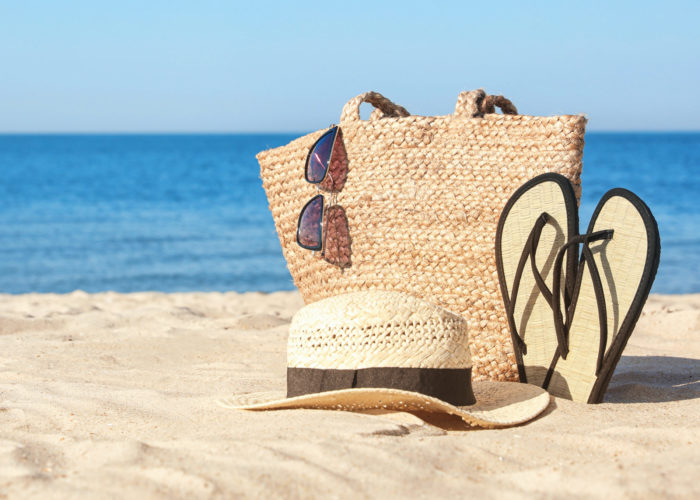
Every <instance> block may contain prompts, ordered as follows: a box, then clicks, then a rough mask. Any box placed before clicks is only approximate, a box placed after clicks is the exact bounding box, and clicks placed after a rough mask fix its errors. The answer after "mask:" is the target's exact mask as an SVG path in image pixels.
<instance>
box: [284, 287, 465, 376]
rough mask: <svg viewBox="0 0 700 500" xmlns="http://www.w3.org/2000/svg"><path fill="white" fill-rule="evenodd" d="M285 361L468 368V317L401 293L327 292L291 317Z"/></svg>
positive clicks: (344, 365) (316, 364) (351, 366)
mask: <svg viewBox="0 0 700 500" xmlns="http://www.w3.org/2000/svg"><path fill="white" fill-rule="evenodd" d="M287 365H288V366H289V367H294V368H318V369H346V370H347V369H350V370H358V369H363V368H383V367H392V368H434V369H437V368H450V369H458V368H459V369H464V368H471V356H470V353H469V338H468V331H467V322H466V320H465V319H464V318H462V317H461V316H458V315H456V314H453V313H451V312H449V311H447V310H446V309H443V308H441V307H439V306H436V305H434V304H431V303H430V302H427V301H425V300H422V299H419V298H417V297H414V296H412V295H408V294H405V293H401V292H391V291H380V290H368V291H361V292H354V293H348V294H343V295H338V296H335V297H329V298H326V299H323V300H320V301H318V302H314V303H313V304H309V305H308V306H306V307H304V308H302V309H301V310H299V311H298V312H297V314H296V315H295V316H294V318H293V320H292V324H291V326H290V332H289V340H288V346H287Z"/></svg>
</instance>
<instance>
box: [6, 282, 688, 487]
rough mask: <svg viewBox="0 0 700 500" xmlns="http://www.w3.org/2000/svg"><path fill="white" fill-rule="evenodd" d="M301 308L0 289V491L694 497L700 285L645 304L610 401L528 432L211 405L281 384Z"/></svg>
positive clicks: (273, 298)
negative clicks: (291, 329)
mask: <svg viewBox="0 0 700 500" xmlns="http://www.w3.org/2000/svg"><path fill="white" fill-rule="evenodd" d="M301 305H302V301H301V299H300V297H299V295H298V294H296V293H292V292H280V293H273V294H269V295H266V294H259V293H251V294H242V295H239V294H234V293H227V294H218V293H186V294H160V293H137V294H128V295H121V294H116V293H101V294H94V295H89V294H86V293H82V292H75V293H71V294H68V295H38V294H32V295H20V296H10V295H2V296H0V498H5V497H7V498H32V497H51V498H57V497H90V498H95V497H115V498H122V497H124V498H140V497H147V498H160V497H162V498H176V497H181V498H208V497H212V498H221V497H260V498H266V497H270V496H282V497H289V498H304V497H309V496H313V497H329V496H330V497H360V498H362V497H398V496H408V497H436V496H440V497H442V496H448V495H449V496H453V497H470V496H473V495H476V496H474V498H484V497H498V498H519V497H528V498H529V497H533V496H547V497H565V496H566V497H569V496H570V495H574V496H575V497H593V496H600V495H603V494H606V495H608V496H611V497H657V496H669V497H687V498H690V497H693V496H695V497H696V498H697V497H698V495H700V484H699V483H700V464H699V462H700V460H699V459H700V342H699V341H698V338H699V337H698V334H699V331H700V295H686V296H680V295H676V296H652V297H651V298H650V299H649V302H648V303H647V306H646V308H645V310H644V312H643V316H642V318H641V319H640V322H639V324H638V326H637V329H636V331H635V333H634V334H633V335H632V338H631V339H630V343H629V345H628V348H627V350H626V351H625V355H624V356H623V358H622V360H621V362H620V364H619V365H618V369H617V371H616V373H615V376H614V378H613V379H612V382H611V385H610V388H609V390H608V393H607V396H606V402H605V403H604V404H601V405H595V406H593V405H584V404H577V403H572V402H570V401H565V400H561V399H555V400H554V402H553V403H552V405H551V407H550V409H549V410H548V411H547V412H546V413H545V414H544V415H543V416H542V417H540V418H538V419H537V420H535V421H533V422H531V423H529V424H527V425H524V426H521V427H516V428H511V429H506V430H464V429H463V428H462V427H461V425H459V422H457V421H454V420H447V419H443V420H439V421H433V422H431V423H427V422H425V421H423V420H421V419H419V418H417V417H415V416H413V415H409V414H403V413H395V414H385V415H365V414H353V413H342V412H329V411H313V410H293V411H279V412H267V413H252V412H243V411H233V410H228V409H225V408H221V407H219V406H217V405H216V404H215V402H214V401H215V400H216V399H217V398H222V397H226V396H229V395H230V394H232V393H243V392H251V391H260V390H276V389H280V390H281V389H283V388H284V384H285V379H284V377H285V356H286V355H285V341H286V335H287V329H288V323H289V320H290V318H291V316H292V315H293V314H294V312H295V311H296V310H297V309H298V308H299V307H301Z"/></svg>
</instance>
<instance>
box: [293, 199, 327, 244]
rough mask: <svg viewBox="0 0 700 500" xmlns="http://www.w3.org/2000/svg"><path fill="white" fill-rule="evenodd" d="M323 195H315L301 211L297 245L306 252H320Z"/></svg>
mask: <svg viewBox="0 0 700 500" xmlns="http://www.w3.org/2000/svg"><path fill="white" fill-rule="evenodd" d="M322 220H323V195H320V194H319V195H317V196H315V197H314V198H312V199H311V201H309V202H308V203H307V204H306V205H305V206H304V208H303V209H302V210H301V215H300V216H299V224H298V226H297V243H299V245H300V246H301V247H303V248H306V249H308V250H321V248H322V247H323V244H322V243H323V242H322V240H321V238H322V233H323V228H322V227H321V221H322Z"/></svg>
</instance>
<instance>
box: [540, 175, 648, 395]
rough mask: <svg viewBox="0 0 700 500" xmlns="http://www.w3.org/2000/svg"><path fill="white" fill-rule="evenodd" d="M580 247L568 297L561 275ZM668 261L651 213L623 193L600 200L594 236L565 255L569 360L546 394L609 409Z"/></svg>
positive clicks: (574, 241) (564, 340) (561, 324)
mask: <svg viewBox="0 0 700 500" xmlns="http://www.w3.org/2000/svg"><path fill="white" fill-rule="evenodd" d="M579 245H581V246H582V247H581V258H580V261H579V264H578V266H577V269H576V271H575V272H574V273H571V271H569V272H568V273H571V274H569V278H568V279H567V285H568V286H569V288H568V290H565V291H564V292H565V293H562V291H561V289H560V284H561V279H560V277H561V274H562V271H561V267H563V265H564V262H565V261H568V260H569V257H565V255H566V254H568V253H571V254H572V255H576V254H578V246H579ZM660 254H661V246H660V240H659V230H658V227H657V224H656V220H655V219H654V216H653V215H652V213H651V211H650V210H649V207H647V206H646V205H645V204H644V202H643V201H642V200H640V199H639V198H638V197H637V196H636V195H634V194H633V193H631V192H630V191H627V190H626V189H620V188H617V189H613V190H611V191H608V192H607V193H606V194H605V196H603V198H602V199H601V200H600V202H599V203H598V206H597V207H596V210H595V212H594V214H593V217H592V218H591V222H590V224H589V227H588V232H587V233H586V234H584V235H579V236H576V237H574V238H571V239H570V240H569V241H568V242H567V244H566V245H564V246H563V247H562V248H561V249H560V251H559V253H558V255H557V258H556V261H555V263H554V272H553V275H554V276H553V287H554V288H553V289H552V299H553V300H552V309H553V316H554V322H555V332H556V335H557V337H558V344H559V345H560V355H561V359H559V360H557V361H556V364H555V366H554V367H553V373H552V377H551V381H550V382H549V383H548V385H547V386H546V389H547V390H548V391H549V392H550V394H552V395H554V396H558V397H563V398H567V399H573V400H574V401H580V402H588V403H599V402H601V401H602V399H603V396H604V394H605V391H606V389H607V387H608V383H609V382H610V378H611V377H612V374H613V372H614V371H615V366H616V365H617V362H618V361H619V360H620V356H621V355H622V351H623V349H624V348H625V345H626V344H627V340H628V339H629V337H630V335H631V334H632V330H633V329H634V326H635V324H636V323H637V319H639V315H640V314H641V311H642V307H643V306H644V303H645V302H646V299H647V296H648V295H649V290H650V289H651V285H652V283H653V282H654V277H655V275H656V270H657V268H658V265H659V256H660ZM567 294H568V295H569V298H567V297H566V295H567ZM562 295H564V296H565V299H564V303H565V304H564V307H563V308H562V304H561V303H562ZM566 302H568V304H566Z"/></svg>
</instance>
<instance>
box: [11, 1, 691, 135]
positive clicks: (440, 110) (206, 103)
mask: <svg viewBox="0 0 700 500" xmlns="http://www.w3.org/2000/svg"><path fill="white" fill-rule="evenodd" d="M660 6H662V7H660ZM698 19H700V2H697V1H684V2H682V1H667V2H663V3H661V2H646V1H618V2H614V1H613V2H576V3H574V2H554V1H552V2H516V1H512V2H493V3H488V2H473V3H472V2H459V1H449V2H448V1H445V2H441V1H435V2H424V1H423V2H411V1H399V2H395V1H391V2H380V1H374V2H366V1H354V2H327V1H326V2H269V1H255V2H235V1H213V0H200V1H197V2H191V1H179V0H171V1H161V0H141V1H133V0H120V1H119V2H94V1H77V0H64V1H62V2H56V1H48V0H46V1H35V0H23V1H21V2H3V3H2V4H0V62H1V63H2V66H1V72H0V132H244V131H294V132H297V131H306V130H315V129H319V128H323V127H326V126H328V125H329V124H330V123H331V122H337V120H338V118H339V115H340V110H341V108H342V106H343V104H344V103H345V102H346V101H347V100H348V99H350V98H351V97H353V96H355V95H357V94H359V93H361V92H364V91H366V90H376V91H378V92H381V93H382V94H384V95H385V96H387V97H389V98H390V99H392V100H393V101H395V102H397V103H399V104H401V105H403V106H405V107H406V108H407V109H408V110H409V111H410V112H411V113H413V114H421V115H435V114H448V113H451V112H452V111H453V109H454V104H455V102H456V98H457V94H458V93H459V91H460V90H468V89H474V88H480V87H483V88H485V89H486V91H487V92H489V93H500V94H503V95H506V96H507V97H510V98H511V99H512V100H513V102H514V103H515V104H516V105H517V106H518V109H519V110H520V112H521V113H524V114H536V115H551V114H575V113H585V114H586V115H587V116H588V118H589V130H700V97H699V96H698V92H699V89H700V35H698Z"/></svg>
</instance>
